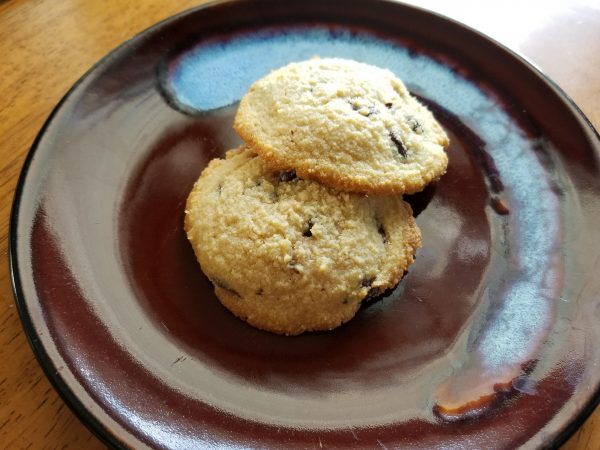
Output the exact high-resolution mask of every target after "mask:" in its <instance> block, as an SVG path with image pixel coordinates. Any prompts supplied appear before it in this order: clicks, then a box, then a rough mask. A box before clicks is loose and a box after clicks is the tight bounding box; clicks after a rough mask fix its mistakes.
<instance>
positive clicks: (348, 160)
mask: <svg viewBox="0 0 600 450" xmlns="http://www.w3.org/2000/svg"><path fill="white" fill-rule="evenodd" d="M234 128H235V130H236V131H237V132H238V134H239V135H240V136H241V137H242V139H243V140H244V141H245V142H246V144H247V145H248V146H249V147H251V148H252V149H253V150H254V151H256V152H257V153H258V154H259V155H260V156H261V157H262V158H263V159H265V161H266V162H267V163H268V164H269V165H270V166H271V167H273V168H275V169H278V170H294V171H295V172H296V173H297V174H298V176H300V177H302V178H305V179H311V180H316V181H319V182H321V183H323V184H326V185H328V186H332V187H334V188H337V189H338V190H344V191H351V192H363V193H371V194H390V193H414V192H418V191H420V190H422V189H423V188H424V187H425V186H426V185H427V184H428V183H429V182H431V181H433V180H436V179H438V178H439V177H440V176H441V175H443V174H444V173H445V171H446V166H447V164H448V157H447V155H446V153H445V151H444V148H445V147H447V146H448V137H447V136H446V133H445V132H444V130H443V129H442V127H441V126H440V125H439V124H438V122H437V121H436V120H435V118H434V117H433V115H432V114H431V112H430V111H429V110H428V109H427V108H425V107H424V106H423V105H421V104H420V103H419V102H418V101H417V100H416V99H415V98H414V97H412V96H411V95H410V94H409V93H408V91H407V90H406V88H405V87H404V84H403V83H402V81H400V80H399V79H398V78H396V77H395V76H394V74H393V73H392V72H390V71H389V70H385V69H381V68H378V67H374V66H371V65H368V64H363V63H359V62H356V61H351V60H344V59H336V58H328V59H311V60H308V61H303V62H299V63H292V64H289V65H287V66H285V67H283V68H281V69H278V70H275V71H273V72H271V73H270V74H269V75H267V76H265V77H264V78H262V79H260V80H258V81H257V82H256V83H254V84H253V85H252V87H251V88H250V90H249V91H248V93H247V94H246V95H245V96H244V97H243V98H242V100H241V103H240V106H239V109H238V112H237V115H236V117H235V123H234Z"/></svg>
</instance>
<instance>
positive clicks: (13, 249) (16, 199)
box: [7, 0, 600, 449]
mask: <svg viewBox="0 0 600 450" xmlns="http://www.w3.org/2000/svg"><path fill="white" fill-rule="evenodd" d="M251 1H254V0H251ZM265 1H267V2H269V1H276V0H257V2H261V3H264V2H265ZM367 1H368V0H349V2H350V3H355V4H359V3H366V2H367ZM370 1H372V0H370ZM376 1H377V2H379V3H381V4H386V5H388V6H389V7H391V8H394V7H399V8H408V9H413V10H417V11H420V12H421V13H423V14H426V15H431V16H435V17H437V18H438V19H441V20H444V21H447V22H450V23H451V24H452V25H454V26H458V27H460V28H463V29H465V30H467V31H468V32H470V33H472V34H474V35H476V36H477V38H478V39H483V40H487V41H488V42H490V43H492V44H494V45H495V46H496V47H498V48H499V49H500V50H501V51H504V52H507V53H509V54H510V56H512V57H513V58H515V59H516V60H517V61H518V62H520V63H521V64H523V65H524V66H525V67H526V68H527V69H529V70H530V71H532V72H534V74H535V75H537V76H538V78H539V79H540V80H541V81H543V82H546V83H547V84H548V85H549V86H550V87H551V88H552V90H553V91H554V92H555V93H556V95H557V96H558V97H559V98H560V99H561V100H562V101H563V102H564V103H565V104H566V105H568V106H570V107H571V108H572V109H573V112H574V115H575V116H576V118H578V119H580V120H581V121H582V122H583V124H585V125H586V126H587V128H588V131H590V132H591V136H592V139H594V138H595V139H596V140H597V143H598V145H599V147H598V148H600V133H599V132H598V130H596V128H595V127H594V125H593V124H592V123H591V121H590V120H589V118H588V117H587V116H586V115H585V113H584V112H583V111H582V110H581V108H580V107H579V106H578V105H577V104H576V103H575V101H574V100H573V99H572V98H571V97H570V96H569V95H568V94H567V93H566V92H565V91H564V90H563V89H562V88H561V87H560V86H559V85H558V84H557V83H556V82H555V81H554V80H552V79H551V78H550V77H549V76H548V75H547V74H546V73H545V72H544V71H543V70H542V69H541V68H539V67H538V66H537V65H536V64H535V63H533V62H532V61H530V60H529V58H528V57H527V56H525V55H523V54H521V53H520V52H518V51H515V50H513V49H510V48H509V47H507V46H506V45H504V44H503V43H501V42H499V41H497V40H496V39H494V38H493V37H490V36H488V35H486V34H484V33H483V32H482V31H479V30H477V29H475V28H473V27H471V26H469V25H467V24H464V23H462V22H460V21H458V20H456V19H453V18H451V17H448V16H446V15H444V14H441V13H438V12H435V11H431V10H429V9H426V8H423V7H421V6H418V5H413V4H408V3H405V2H402V1H395V0H376ZM240 3H248V1H245V0H210V1H208V2H206V3H203V4H201V5H199V6H195V7H191V8H187V9H185V10H183V11H181V12H179V13H177V14H174V15H172V16H169V17H167V18H165V19H162V20H160V21H158V22H156V23H154V24H153V25H151V26H150V27H148V28H145V29H143V30H142V31H140V32H138V33H136V34H134V35H133V36H132V37H130V38H128V39H126V40H125V41H123V42H122V43H121V44H119V45H118V46H116V47H115V48H113V49H112V50H110V51H109V52H108V53H107V54H105V55H104V56H103V57H101V58H100V59H99V60H98V61H96V62H95V63H94V64H93V65H92V66H91V67H90V68H89V69H88V70H87V71H85V73H84V74H83V75H81V76H80V77H79V78H78V79H77V81H75V83H74V84H73V85H72V86H71V87H70V88H69V89H68V90H67V91H66V92H65V94H64V95H63V96H62V98H61V99H60V100H59V101H58V103H57V104H56V105H55V106H54V108H53V109H52V110H51V112H50V114H49V115H48V117H47V119H46V120H45V122H44V124H43V125H42V127H41V128H40V130H39V131H38V133H37V135H36V137H35V139H34V141H33V143H32V145H31V147H30V148H29V150H28V151H27V155H26V157H25V160H24V162H23V165H22V167H21V171H20V173H19V176H18V179H17V184H16V186H15V190H14V194H13V201H12V205H11V210H10V214H9V218H10V221H9V230H8V246H7V247H8V248H7V250H8V251H7V257H8V266H9V277H10V282H11V288H12V293H13V297H14V301H15V305H16V308H17V312H18V314H19V319H20V321H21V325H22V327H23V331H24V334H25V336H26V338H27V341H28V342H29V345H30V347H31V349H32V351H33V354H34V356H35V357H36V359H37V361H38V364H39V365H40V366H41V368H42V370H43V371H44V374H45V375H46V378H47V379H48V380H49V381H50V383H51V385H52V387H53V388H54V390H55V391H56V392H57V393H58V394H59V396H60V397H61V398H62V400H63V401H64V402H65V403H66V404H67V406H68V407H69V409H71V411H72V412H73V413H74V414H75V415H76V416H77V418H78V419H79V420H80V421H81V422H82V423H83V424H84V425H85V426H86V427H87V428H88V429H89V430H90V431H91V432H92V433H93V434H94V435H95V436H96V437H97V438H99V439H100V441H101V442H103V443H104V444H106V445H107V446H109V447H111V448H115V449H127V448H129V447H128V446H127V445H126V444H125V442H124V441H123V440H121V439H119V438H118V437H117V435H116V434H114V433H111V431H110V430H109V429H108V428H107V427H106V426H105V425H104V424H103V423H102V422H101V421H100V420H99V419H98V418H97V417H96V416H95V415H94V414H92V413H91V412H90V410H89V409H88V408H87V407H86V406H85V405H84V403H83V402H82V401H81V400H80V399H79V397H78V396H77V395H76V394H75V393H74V392H73V391H72V390H71V388H70V387H69V386H68V384H67V383H66V382H65V380H64V379H63V377H62V376H61V375H60V373H59V372H58V371H57V370H56V367H55V364H54V363H53V360H52V358H51V357H50V356H49V354H48V352H47V351H46V348H45V347H44V344H43V343H42V340H41V339H40V336H39V335H38V333H37V332H36V330H35V325H34V323H33V319H32V317H31V315H30V313H29V306H28V301H27V298H26V296H25V293H24V291H23V286H22V282H21V275H20V272H21V271H20V268H19V263H18V240H19V239H18V233H17V230H18V226H19V213H20V208H21V201H22V199H23V194H24V191H25V184H26V179H27V176H28V174H29V170H30V167H31V164H32V162H33V159H34V157H35V155H36V153H37V150H38V148H39V145H40V142H41V140H42V139H43V138H44V136H45V135H46V132H47V130H48V128H49V127H50V125H51V124H52V123H53V121H54V118H55V117H56V115H57V114H58V113H59V112H60V111H61V109H62V107H63V105H64V104H65V103H66V102H67V100H69V99H70V97H71V96H72V95H73V94H74V92H75V91H76V90H77V89H78V88H79V86H80V85H81V84H83V83H84V82H85V81H87V80H88V78H90V77H91V76H92V75H93V74H94V73H95V72H96V70H97V69H98V68H99V67H101V66H102V65H105V64H106V63H108V62H110V61H111V60H112V59H114V58H115V57H117V55H118V54H120V53H121V52H123V51H126V50H127V49H128V48H129V47H131V46H132V45H134V44H135V42H136V41H137V40H138V39H140V38H143V37H144V36H146V35H149V34H152V33H154V32H156V31H157V30H159V29H160V28H162V27H164V26H166V25H169V24H170V23H172V22H176V21H177V20H179V19H180V18H181V17H184V16H187V15H189V14H197V13H200V12H201V11H202V10H204V9H209V8H213V7H219V6H223V5H235V4H240ZM596 156H597V157H600V154H596ZM598 405H600V384H599V385H598V386H597V388H596V390H595V392H593V394H592V395H591V396H590V397H589V399H588V400H587V401H586V402H585V403H584V404H583V405H582V406H581V407H580V408H579V411H578V413H577V414H575V415H574V416H573V418H572V419H571V420H569V421H568V422H567V423H566V425H564V426H562V427H561V428H560V429H558V431H557V432H556V433H555V434H554V435H553V436H552V441H551V442H550V443H549V444H548V445H549V447H548V448H550V449H558V448H559V447H560V446H561V445H562V444H564V443H565V442H566V441H567V440H568V439H569V438H570V437H571V436H572V435H573V434H574V433H575V431H577V430H578V429H579V428H580V427H581V426H582V425H583V423H584V422H585V421H586V420H587V418H588V417H589V416H590V415H591V414H592V413H593V412H594V410H595V409H596V408H597V407H598ZM131 437H133V439H134V440H135V441H136V442H137V444H139V445H143V446H147V444H145V443H143V442H142V441H141V440H140V439H139V438H138V437H137V436H135V435H131Z"/></svg>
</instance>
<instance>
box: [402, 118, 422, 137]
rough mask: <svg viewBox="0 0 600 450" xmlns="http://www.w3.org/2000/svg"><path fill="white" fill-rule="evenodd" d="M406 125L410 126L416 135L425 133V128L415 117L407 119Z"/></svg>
mask: <svg viewBox="0 0 600 450" xmlns="http://www.w3.org/2000/svg"><path fill="white" fill-rule="evenodd" d="M406 123H407V124H408V126H409V127H410V129H411V130H413V131H414V132H415V133H418V134H422V133H423V126H422V125H421V123H420V122H419V121H418V120H417V119H415V118H414V117H412V116H409V117H407V118H406Z"/></svg>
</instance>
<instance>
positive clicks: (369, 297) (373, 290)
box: [363, 287, 381, 301]
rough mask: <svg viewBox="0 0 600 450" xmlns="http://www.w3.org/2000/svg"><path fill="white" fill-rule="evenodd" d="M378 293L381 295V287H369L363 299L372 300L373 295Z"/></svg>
mask: <svg viewBox="0 0 600 450" xmlns="http://www.w3.org/2000/svg"><path fill="white" fill-rule="evenodd" d="M379 295H381V288H378V287H374V288H371V289H369V292H367V296H366V297H365V298H364V299H363V301H369V300H372V299H374V298H375V297H378V296H379Z"/></svg>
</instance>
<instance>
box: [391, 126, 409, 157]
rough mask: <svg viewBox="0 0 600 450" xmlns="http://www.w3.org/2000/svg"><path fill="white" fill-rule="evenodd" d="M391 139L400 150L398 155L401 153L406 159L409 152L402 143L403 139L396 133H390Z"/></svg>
mask: <svg viewBox="0 0 600 450" xmlns="http://www.w3.org/2000/svg"><path fill="white" fill-rule="evenodd" d="M390 139H391V140H392V142H393V143H394V145H395V146H396V150H398V153H400V154H401V155H402V156H403V157H405V158H406V154H407V152H408V150H407V149H406V146H405V145H404V142H402V138H400V136H398V135H397V134H396V133H395V132H394V131H390Z"/></svg>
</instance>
